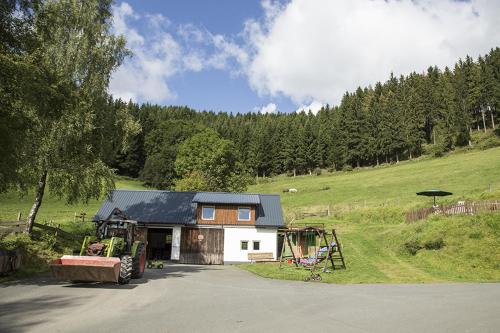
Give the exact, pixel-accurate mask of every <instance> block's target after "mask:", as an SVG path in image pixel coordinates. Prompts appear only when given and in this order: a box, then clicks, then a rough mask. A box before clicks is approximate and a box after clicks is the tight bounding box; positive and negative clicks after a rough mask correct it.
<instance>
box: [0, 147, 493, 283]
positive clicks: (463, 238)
mask: <svg viewBox="0 0 500 333" xmlns="http://www.w3.org/2000/svg"><path fill="white" fill-rule="evenodd" d="M116 185H117V188H123V189H144V187H143V186H142V185H141V183H140V182H139V181H136V180H130V179H125V178H119V179H118V180H117V184H116ZM326 187H329V189H326V190H325V189H324V188H326ZM287 188H296V189H297V190H298V192H297V193H281V192H282V190H283V189H287ZM428 188H442V189H444V190H448V191H451V192H453V193H454V195H453V196H450V197H446V198H443V199H441V200H440V202H441V203H451V202H456V201H458V200H463V199H467V200H470V199H472V200H482V199H490V200H498V199H500V191H499V190H500V148H493V149H488V150H484V151H463V152H457V153H453V154H450V155H448V156H446V157H443V158H439V159H431V158H422V159H419V160H414V161H406V162H401V163H399V164H397V165H396V164H394V165H384V166H380V167H377V168H363V169H360V170H355V171H352V172H337V173H333V174H329V173H324V174H322V175H320V176H300V177H295V178H293V177H284V176H281V177H276V178H271V179H265V180H264V181H263V182H262V183H260V184H257V185H253V186H251V187H250V188H249V192H256V193H280V194H281V200H282V204H283V208H284V210H285V212H286V219H287V222H288V221H289V220H290V219H291V218H292V217H293V216H297V214H296V213H297V212H300V211H302V212H311V211H317V210H320V209H321V210H323V209H325V208H326V207H328V206H329V207H330V209H331V215H330V216H327V217H322V218H309V219H308V220H302V221H300V222H307V221H310V222H322V223H324V224H325V225H326V226H327V227H328V228H331V227H335V228H336V230H337V232H338V235H339V237H340V241H341V243H342V245H343V248H344V254H345V257H346V262H347V265H348V269H347V270H345V271H336V272H335V273H333V274H323V279H324V281H325V282H333V283H423V282H447V281H448V282H449V281H456V282H464V281H500V214H498V213H497V214H480V215H477V216H454V217H439V216H437V217H436V216H434V217H431V218H428V219H427V220H423V221H420V222H418V223H414V224H406V223H404V213H405V211H406V210H408V209H411V208H415V207H423V206H429V205H430V203H431V199H429V198H425V197H419V196H416V195H415V192H417V191H420V190H424V189H428ZM32 196H33V195H32V194H30V195H28V196H26V197H24V198H20V197H19V196H18V195H17V194H16V193H14V192H10V193H5V194H1V195H0V223H1V221H11V220H15V219H16V217H17V213H18V212H21V213H22V216H23V218H24V217H26V215H27V213H28V211H29V209H30V207H31V205H32V199H33V198H32ZM101 203H102V200H92V201H90V202H89V203H88V204H78V205H67V204H65V203H64V201H62V200H59V199H58V198H55V197H53V196H51V195H50V189H49V191H48V192H47V194H46V196H45V198H44V201H43V204H42V207H41V209H40V212H39V215H38V222H39V223H40V222H41V223H43V222H49V221H53V222H54V223H55V224H61V225H63V228H65V229H66V230H73V231H75V232H81V231H82V229H87V230H84V231H88V230H91V228H92V224H91V223H85V224H82V223H81V222H77V223H74V222H73V219H74V214H75V212H76V213H78V214H79V213H81V212H85V213H86V214H87V219H91V218H92V216H93V215H94V214H95V213H96V212H97V210H98V209H99V207H100V205H101ZM46 236H47V237H49V239H48V240H47V241H45V240H43V239H41V240H42V242H40V241H33V240H30V239H29V238H27V237H25V236H20V237H17V238H16V237H13V238H12V239H5V238H4V239H3V240H2V239H0V246H3V245H8V246H9V247H12V248H16V247H22V248H24V249H25V252H26V254H27V256H29V257H30V258H32V259H31V260H32V264H29V263H28V265H27V267H25V269H24V271H22V272H21V273H20V274H19V275H18V276H26V275H30V274H32V273H35V272H40V271H43V270H46V266H44V264H43V262H44V261H46V260H48V259H50V258H53V257H55V256H58V255H59V254H60V253H63V252H65V251H71V246H72V245H68V246H62V245H61V246H51V247H50V248H49V247H48V246H47V245H46V244H48V243H50V241H51V240H50V235H46ZM429 244H430V245H429ZM433 244H434V245H433ZM435 244H438V245H439V246H437V247H436V246H435ZM409 249H410V250H411V249H413V251H414V252H416V253H414V254H412V253H410V252H411V251H410V250H409ZM415 249H416V250H417V251H415ZM241 267H242V268H243V269H247V270H249V271H252V272H254V273H255V274H258V275H261V276H264V277H271V278H279V279H295V280H302V279H304V278H305V277H306V276H307V274H308V273H307V272H306V271H304V270H302V269H296V268H293V267H291V266H287V267H285V268H284V269H282V270H280V269H279V268H278V267H277V265H275V264H249V265H242V266H241ZM0 281H1V280H0Z"/></svg>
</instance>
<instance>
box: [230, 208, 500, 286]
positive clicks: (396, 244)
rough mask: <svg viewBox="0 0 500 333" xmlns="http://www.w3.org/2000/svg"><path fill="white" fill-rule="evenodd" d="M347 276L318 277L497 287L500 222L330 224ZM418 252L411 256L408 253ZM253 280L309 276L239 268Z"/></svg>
mask: <svg viewBox="0 0 500 333" xmlns="http://www.w3.org/2000/svg"><path fill="white" fill-rule="evenodd" d="M318 221H322V222H324V223H326V224H327V225H328V227H335V228H336V230H337V234H338V236H339V239H340V242H341V244H342V248H343V251H344V256H345V259H346V265H347V269H346V270H336V271H334V272H333V273H322V274H321V275H322V278H323V281H324V282H333V283H424V282H426V283H429V282H434V283H439V282H484V281H497V282H498V281H500V216H499V215H498V214H491V213H490V214H481V215H478V216H454V217H432V218H429V219H428V220H424V221H421V222H418V223H414V224H411V225H410V224H404V223H403V224H402V223H395V224H387V223H377V222H378V221H373V223H348V222H338V221H334V220H332V219H331V218H324V219H320V220H318ZM415 250H417V251H416V254H414V255H413V254H412V253H413V252H411V251H415ZM240 267H242V268H243V269H246V270H248V271H251V272H253V273H255V274H257V275H260V276H263V277H269V278H276V279H288V280H304V278H306V277H307V276H308V275H309V272H308V271H306V270H304V269H303V268H295V266H294V265H288V264H285V265H284V268H283V269H280V268H279V265H278V264H276V263H258V264H246V265H240Z"/></svg>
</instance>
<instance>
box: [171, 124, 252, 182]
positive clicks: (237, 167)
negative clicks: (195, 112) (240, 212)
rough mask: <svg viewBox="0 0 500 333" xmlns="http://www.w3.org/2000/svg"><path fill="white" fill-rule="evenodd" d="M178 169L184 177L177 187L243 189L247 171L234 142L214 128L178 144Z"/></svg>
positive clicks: (176, 163) (178, 172) (176, 165)
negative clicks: (236, 153) (238, 158)
mask: <svg viewBox="0 0 500 333" xmlns="http://www.w3.org/2000/svg"><path fill="white" fill-rule="evenodd" d="M175 170H176V171H177V174H178V175H179V176H180V177H181V178H182V179H183V181H180V182H178V184H177V189H178V190H190V191H207V190H209V191H235V192H238V191H243V190H244V189H245V188H246V185H247V184H246V183H247V181H246V179H245V178H246V177H245V172H244V170H243V168H242V166H241V164H240V163H239V162H238V160H237V157H236V155H235V147H234V143H233V142H232V141H230V140H226V139H222V138H221V137H220V135H219V134H218V133H217V132H215V131H214V130H211V129H205V130H203V131H202V132H200V133H199V134H196V135H194V136H192V137H191V138H189V139H187V140H185V141H184V142H183V143H182V144H181V145H180V146H179V152H178V154H177V158H176V160H175Z"/></svg>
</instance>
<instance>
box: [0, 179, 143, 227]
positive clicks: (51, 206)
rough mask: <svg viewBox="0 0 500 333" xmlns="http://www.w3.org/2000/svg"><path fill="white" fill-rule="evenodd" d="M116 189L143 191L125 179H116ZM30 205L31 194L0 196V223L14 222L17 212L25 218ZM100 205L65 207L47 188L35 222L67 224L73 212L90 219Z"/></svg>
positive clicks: (94, 203)
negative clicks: (84, 214)
mask: <svg viewBox="0 0 500 333" xmlns="http://www.w3.org/2000/svg"><path fill="white" fill-rule="evenodd" d="M116 188H119V189H120V188H121V189H130V190H140V189H145V187H144V186H142V183H141V182H139V181H136V180H132V179H127V178H119V179H117V181H116ZM32 204H33V194H31V193H30V194H28V195H26V196H25V197H19V194H18V193H16V192H8V193H3V194H0V223H1V221H14V220H15V219H16V218H17V214H18V212H21V214H22V217H23V218H25V217H26V216H27V215H28V212H29V210H30V209H31V205H32ZM101 204H102V200H91V201H90V202H88V203H87V204H83V203H79V204H76V205H67V204H66V203H65V201H64V200H60V199H59V198H57V197H54V196H52V195H51V194H50V188H49V190H48V191H47V192H46V194H45V196H44V198H43V202H42V206H41V208H40V211H39V213H38V216H37V220H38V222H49V221H54V223H56V224H68V223H69V222H72V221H73V220H74V214H75V212H76V213H77V214H80V213H82V212H84V213H86V214H87V218H89V219H91V218H92V217H93V216H94V215H95V213H97V211H98V210H99V207H100V206H101Z"/></svg>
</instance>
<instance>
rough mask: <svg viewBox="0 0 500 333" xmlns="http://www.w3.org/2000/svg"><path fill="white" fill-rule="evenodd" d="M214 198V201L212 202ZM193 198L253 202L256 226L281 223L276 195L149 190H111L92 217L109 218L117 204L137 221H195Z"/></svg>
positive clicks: (240, 202) (179, 222)
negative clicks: (255, 210) (255, 212)
mask: <svg viewBox="0 0 500 333" xmlns="http://www.w3.org/2000/svg"><path fill="white" fill-rule="evenodd" d="M195 198H197V200H198V201H196V200H195ZM199 200H202V201H199ZM203 200H211V201H203ZM214 200H218V201H215V202H214ZM197 202H200V203H220V204H255V205H256V209H257V216H256V221H255V225H256V226H262V227H282V226H283V213H282V211H281V202H280V196H279V195H270V194H243V193H210V192H199V193H196V192H171V191H151V190H149V191H148V190H114V191H113V192H111V194H110V196H109V198H108V199H107V200H106V201H105V202H104V203H103V205H102V206H101V208H100V209H99V211H98V212H97V214H96V215H95V216H94V219H93V220H94V221H99V220H108V219H110V218H111V216H110V215H111V213H112V212H113V209H115V208H118V209H120V210H121V211H122V212H123V213H125V214H126V215H127V216H128V218H130V219H132V220H135V221H137V222H139V223H151V224H155V223H158V224H179V225H192V224H196V207H197Z"/></svg>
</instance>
